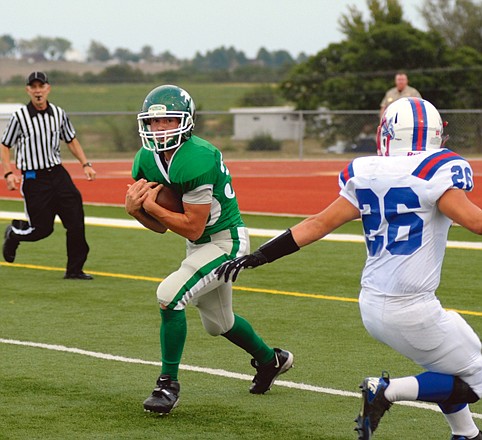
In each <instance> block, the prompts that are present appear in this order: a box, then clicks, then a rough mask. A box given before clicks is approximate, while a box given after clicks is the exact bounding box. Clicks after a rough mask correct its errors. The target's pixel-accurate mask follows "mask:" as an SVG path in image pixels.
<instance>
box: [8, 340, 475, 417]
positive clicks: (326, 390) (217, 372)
mask: <svg viewBox="0 0 482 440" xmlns="http://www.w3.org/2000/svg"><path fill="white" fill-rule="evenodd" d="M0 343H1V344H9V345H19V346H24V347H33V348H43V349H46V350H53V351H60V352H64V353H74V354H79V355H83V356H89V357H93V358H97V359H102V360H108V361H117V362H124V363H128V364H140V365H155V366H161V363H160V362H153V361H146V360H143V359H136V358H128V357H124V356H117V355H113V354H108V353H99V352H96V351H88V350H82V349H81V348H74V347H66V346H64V345H52V344H44V343H40V342H29V341H17V340H15V339H3V338H0ZM180 368H181V369H182V370H186V371H194V372H196V373H204V374H210V375H212V376H220V377H227V378H229V379H239V380H246V381H251V380H252V376H249V375H247V374H240V373H234V372H231V371H226V370H221V369H215V368H204V367H197V366H193V365H185V364H181V366H180ZM276 385H277V386H282V387H285V388H292V389H296V390H301V391H312V392H315V393H321V394H331V395H335V396H344V397H357V398H360V393H354V392H351V391H343V390H337V389H333V388H325V387H318V386H315V385H308V384H304V383H298V382H291V381H286V380H277V381H276ZM396 404H397V405H403V406H410V407H414V408H421V409H427V410H430V411H435V412H441V411H440V408H439V407H438V406H437V405H433V404H429V403H423V402H397V403H396ZM472 416H473V417H474V418H477V419H482V414H478V413H472Z"/></svg>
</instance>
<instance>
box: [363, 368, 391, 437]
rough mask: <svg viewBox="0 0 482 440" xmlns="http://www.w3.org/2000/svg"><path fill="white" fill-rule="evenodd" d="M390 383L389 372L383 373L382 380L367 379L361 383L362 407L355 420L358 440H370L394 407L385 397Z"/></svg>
mask: <svg viewBox="0 0 482 440" xmlns="http://www.w3.org/2000/svg"><path fill="white" fill-rule="evenodd" d="M389 383H390V379H389V376H388V373H387V372H383V373H382V377H380V378H378V377H367V378H365V379H364V380H363V382H362V383H361V385H360V388H361V390H362V407H361V410H360V414H359V415H358V417H357V418H356V419H355V422H356V423H357V427H356V428H355V431H358V440H370V439H371V438H372V435H373V433H374V432H375V429H377V427H378V423H379V422H380V419H381V418H382V417H383V414H385V411H387V410H388V409H389V408H390V407H391V406H392V404H391V403H390V402H389V401H388V400H387V399H386V397H385V390H386V389H387V387H388V384H389Z"/></svg>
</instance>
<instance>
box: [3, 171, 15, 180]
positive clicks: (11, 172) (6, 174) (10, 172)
mask: <svg viewBox="0 0 482 440" xmlns="http://www.w3.org/2000/svg"><path fill="white" fill-rule="evenodd" d="M10 174H13V171H9V172H8V173H5V174H4V176H3V178H4V179H6V178H7V177H8V176H10Z"/></svg>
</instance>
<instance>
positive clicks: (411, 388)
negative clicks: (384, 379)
mask: <svg viewBox="0 0 482 440" xmlns="http://www.w3.org/2000/svg"><path fill="white" fill-rule="evenodd" d="M418 389H419V386H418V380H417V379H416V378H415V377H414V376H409V377H400V378H397V379H390V383H389V385H388V387H387V389H386V390H385V398H386V399H387V400H388V401H389V402H398V401H399V400H409V401H413V400H417V396H418Z"/></svg>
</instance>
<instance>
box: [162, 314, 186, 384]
mask: <svg viewBox="0 0 482 440" xmlns="http://www.w3.org/2000/svg"><path fill="white" fill-rule="evenodd" d="M160 310H161V329H160V340H161V360H162V368H161V374H169V376H171V380H178V379H177V376H178V373H179V364H180V363H181V357H182V352H183V350H184V343H185V342H186V335H187V321H186V312H185V311H184V310H171V309H166V310H164V309H160Z"/></svg>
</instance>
